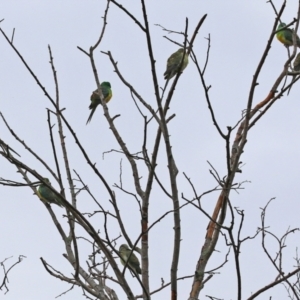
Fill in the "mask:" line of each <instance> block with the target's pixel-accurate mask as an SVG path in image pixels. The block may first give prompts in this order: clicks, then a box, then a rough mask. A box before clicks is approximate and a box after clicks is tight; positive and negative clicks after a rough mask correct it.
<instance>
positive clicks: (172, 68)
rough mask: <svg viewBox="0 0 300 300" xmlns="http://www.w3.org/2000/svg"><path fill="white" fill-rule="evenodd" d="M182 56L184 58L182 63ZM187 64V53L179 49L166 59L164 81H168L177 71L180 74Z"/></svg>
mask: <svg viewBox="0 0 300 300" xmlns="http://www.w3.org/2000/svg"><path fill="white" fill-rule="evenodd" d="M183 55H184V58H183V62H182V57H183ZM188 63H189V56H188V55H187V53H186V52H185V51H184V49H183V48H180V49H179V50H177V51H176V52H175V53H173V54H172V55H171V56H170V57H169V58H168V61H167V69H166V72H165V73H164V77H165V79H166V80H170V79H171V78H172V77H174V76H175V75H176V74H177V73H178V72H179V71H180V72H182V71H183V70H184V69H185V68H186V66H187V65H188ZM180 66H181V68H180Z"/></svg>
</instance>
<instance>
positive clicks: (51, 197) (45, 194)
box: [37, 178, 63, 207]
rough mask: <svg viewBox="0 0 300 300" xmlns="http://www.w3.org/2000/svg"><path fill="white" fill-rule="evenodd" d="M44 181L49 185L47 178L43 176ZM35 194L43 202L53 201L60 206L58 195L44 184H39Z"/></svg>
mask: <svg viewBox="0 0 300 300" xmlns="http://www.w3.org/2000/svg"><path fill="white" fill-rule="evenodd" d="M44 181H45V182H47V184H49V185H51V183H50V180H49V179H48V178H44ZM37 194H38V196H39V197H40V199H41V200H42V201H43V202H48V203H54V204H57V205H58V206H60V207H62V206H63V204H62V201H61V199H60V198H59V197H57V196H56V195H55V194H54V193H53V192H52V191H51V190H50V189H49V188H48V187H47V186H46V185H45V184H43V183H42V184H41V185H39V187H38V188H37Z"/></svg>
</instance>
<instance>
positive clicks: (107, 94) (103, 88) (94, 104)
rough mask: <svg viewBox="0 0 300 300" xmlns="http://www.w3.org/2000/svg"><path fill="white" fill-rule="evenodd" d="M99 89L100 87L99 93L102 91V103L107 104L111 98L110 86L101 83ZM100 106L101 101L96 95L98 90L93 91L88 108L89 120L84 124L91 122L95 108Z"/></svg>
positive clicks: (105, 82) (107, 83)
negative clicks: (89, 111) (89, 110)
mask: <svg viewBox="0 0 300 300" xmlns="http://www.w3.org/2000/svg"><path fill="white" fill-rule="evenodd" d="M100 87H101V91H102V94H103V97H104V99H103V100H104V101H105V103H108V101H109V100H110V99H111V97H112V90H111V85H110V83H109V82H107V81H103V82H102V83H101V84H100ZM99 104H101V99H100V96H99V94H98V90H95V91H94V92H93V94H92V96H91V104H90V106H89V109H91V110H92V111H91V113H90V115H89V118H88V120H87V122H86V124H87V123H88V122H90V121H91V119H92V116H93V114H94V112H95V110H96V108H97V106H98V105H99Z"/></svg>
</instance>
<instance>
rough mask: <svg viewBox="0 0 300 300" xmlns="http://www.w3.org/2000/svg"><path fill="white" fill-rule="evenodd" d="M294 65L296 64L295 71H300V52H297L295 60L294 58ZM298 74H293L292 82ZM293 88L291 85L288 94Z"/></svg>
mask: <svg viewBox="0 0 300 300" xmlns="http://www.w3.org/2000/svg"><path fill="white" fill-rule="evenodd" d="M293 65H294V71H296V72H299V71H300V52H299V53H298V54H297V56H296V58H295V60H294V63H293ZM297 76H298V75H293V77H292V81H291V82H293V81H294V80H295V79H296V77H297ZM291 88H292V86H290V88H289V90H288V92H287V94H289V93H290V91H291Z"/></svg>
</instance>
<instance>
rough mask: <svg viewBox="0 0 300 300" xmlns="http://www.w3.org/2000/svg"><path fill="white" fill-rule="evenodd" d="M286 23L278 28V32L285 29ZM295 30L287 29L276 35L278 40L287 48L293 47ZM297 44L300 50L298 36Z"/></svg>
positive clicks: (297, 37)
mask: <svg viewBox="0 0 300 300" xmlns="http://www.w3.org/2000/svg"><path fill="white" fill-rule="evenodd" d="M285 26H286V24H285V23H280V24H279V25H278V27H277V30H279V29H281V28H283V27H285ZM293 32H294V31H293V30H292V29H290V28H285V29H283V30H280V31H278V32H277V33H276V37H277V39H278V40H279V41H280V42H281V43H282V44H283V45H284V46H286V47H290V46H293ZM296 44H297V46H298V47H299V48H300V39H299V36H298V35H296Z"/></svg>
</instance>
